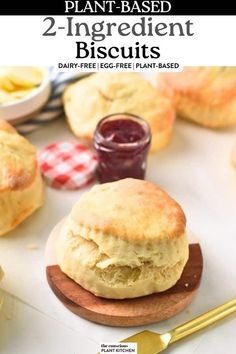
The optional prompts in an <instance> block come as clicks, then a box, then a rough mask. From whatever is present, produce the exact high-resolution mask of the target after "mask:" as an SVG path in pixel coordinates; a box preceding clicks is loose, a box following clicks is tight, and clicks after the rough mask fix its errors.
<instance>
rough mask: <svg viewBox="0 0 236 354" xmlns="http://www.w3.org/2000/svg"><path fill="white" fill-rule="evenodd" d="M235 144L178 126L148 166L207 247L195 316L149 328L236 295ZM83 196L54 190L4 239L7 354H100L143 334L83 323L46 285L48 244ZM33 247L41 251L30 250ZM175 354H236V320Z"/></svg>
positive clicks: (2, 314)
mask: <svg viewBox="0 0 236 354" xmlns="http://www.w3.org/2000/svg"><path fill="white" fill-rule="evenodd" d="M28 138H29V139H30V140H31V141H32V143H34V144H35V145H36V146H37V147H38V148H39V149H40V148H42V147H43V146H45V145H46V144H48V143H51V142H53V141H60V140H65V139H66V140H68V139H69V140H75V138H74V137H73V136H72V134H71V133H70V132H69V130H68V128H67V125H66V123H65V122H64V121H63V120H59V121H56V122H53V123H50V124H48V125H47V126H45V127H43V128H41V129H39V130H37V131H36V132H34V133H31V134H30V135H29V136H28ZM235 142H236V129H231V130H225V131H221V132H215V131H210V130H207V129H204V128H201V127H198V126H195V125H192V124H190V123H187V122H183V121H177V122H176V124H175V128H174V135H173V139H172V142H171V143H170V145H169V146H168V147H167V148H166V149H165V150H163V151H162V152H160V153H158V154H155V155H152V156H151V157H150V159H149V165H148V172H147V179H148V180H150V181H153V182H155V183H157V184H159V185H160V186H161V187H162V188H164V189H165V190H166V191H168V192H169V194H170V195H172V196H173V197H174V198H176V200H177V201H178V202H179V203H180V204H181V205H182V207H183V209H184V211H185V213H186V216H187V220H188V226H189V228H190V229H191V230H192V231H193V232H194V233H195V234H196V235H197V237H198V239H199V241H200V243H201V246H202V250H203V255H204V272H203V279H202V283H201V286H200V289H199V292H198V294H197V296H196V298H195V300H194V301H193V303H192V304H191V305H190V306H189V307H188V309H186V310H185V311H183V312H182V313H181V314H179V315H177V316H175V317H173V318H172V319H170V320H167V321H165V322H162V323H158V324H154V325H150V326H145V328H148V329H152V330H155V331H159V332H162V331H165V330H168V329H170V328H172V327H174V326H177V325H178V324H181V323H183V322H184V321H187V320H190V319H191V318H193V317H195V316H197V315H198V314H200V313H202V312H204V311H207V310H208V309H210V308H212V307H214V306H216V305H218V304H221V303H223V302H225V301H227V300H229V299H231V298H233V297H235V296H236V172H235V171H234V170H233V169H232V167H231V165H230V162H229V160H230V152H231V148H232V146H233V144H234V143H235ZM83 191H84V190H83ZM83 191H80V192H78V191H73V192H72V191H57V190H53V189H50V188H48V189H47V198H46V203H45V204H44V206H43V207H42V208H41V209H40V210H39V211H38V212H36V213H35V214H34V215H33V216H32V217H30V218H29V219H28V220H27V221H25V222H24V223H23V224H22V225H21V226H19V227H18V228H17V229H16V230H14V231H13V232H11V233H10V234H8V235H6V236H4V237H2V238H0V264H1V265H2V267H3V268H4V271H5V278H4V280H3V282H2V283H1V288H2V290H1V296H3V297H4V304H3V309H2V311H0V353H4V354H42V353H43V354H95V353H96V352H97V351H98V348H99V343H100V342H111V341H119V340H120V339H122V338H125V337H127V336H129V335H131V334H133V333H135V332H137V331H138V330H142V329H143V328H144V327H141V328H129V329H127V328H111V327H106V326H102V325H98V324H94V323H91V322H89V321H86V320H83V319H81V318H80V317H77V316H75V315H74V314H72V313H71V312H70V311H68V310H67V309H66V308H65V307H64V306H63V305H62V304H61V303H60V302H59V301H58V299H57V298H56V297H55V296H54V294H53V293H52V292H51V290H50V288H49V286H48V284H47V282H46V278H45V265H44V247H45V243H46V240H47V237H48V235H49V233H50V231H51V229H52V228H53V226H54V225H55V224H56V223H57V222H58V221H59V220H60V219H61V218H62V217H64V216H65V215H66V214H67V213H68V212H69V211H70V209H71V207H72V205H73V204H74V202H75V201H77V200H78V198H79V197H80V194H81V193H82V192H83ZM31 244H34V245H35V246H37V249H34V250H32V249H29V248H28V246H29V245H31ZM170 352H171V353H172V354H178V353H179V354H180V353H181V354H193V353H194V354H198V353H199V354H212V353H214V354H218V353H219V354H222V353H226V354H235V353H236V316H235V315H233V316H231V317H230V318H228V319H226V320H224V321H221V323H218V324H217V325H214V326H212V327H211V328H209V329H207V330H205V331H203V332H201V333H198V334H197V335H194V336H192V337H191V338H189V339H186V340H184V341H182V342H180V343H178V344H175V345H173V346H172V347H171V349H169V350H167V351H166V353H170Z"/></svg>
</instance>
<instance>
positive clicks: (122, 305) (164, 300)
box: [46, 225, 203, 327]
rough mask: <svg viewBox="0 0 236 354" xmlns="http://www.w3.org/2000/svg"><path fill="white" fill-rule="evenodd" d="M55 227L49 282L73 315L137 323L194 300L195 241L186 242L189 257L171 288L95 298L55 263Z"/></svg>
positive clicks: (198, 271)
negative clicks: (118, 297) (134, 295)
mask: <svg viewBox="0 0 236 354" xmlns="http://www.w3.org/2000/svg"><path fill="white" fill-rule="evenodd" d="M60 226H61V225H58V226H56V228H55V229H54V230H53V232H52V234H51V235H50V237H49V240H48V243H47V247H46V261H47V266H46V274H47V280H48V283H49V285H50V287H51V289H52V290H53V292H54V294H55V295H56V296H57V297H58V299H59V300H60V301H61V302H62V303H63V304H64V305H65V306H66V307H67V308H68V309H69V310H70V311H72V312H74V313H75V314H76V315H78V316H81V317H83V318H85V319H87V320H90V321H93V322H96V323H100V324H103V325H108V326H120V327H130V326H140V325H144V324H150V323H154V322H160V321H163V320H166V319H167V318H170V317H172V316H174V315H176V314H177V313H178V312H180V311H182V310H183V309H184V308H185V307H186V306H187V305H188V304H189V303H190V302H191V301H192V299H193V297H194V295H195V293H196V291H197V289H198V287H199V285H200V281H201V275H202V269H203V258H202V252H201V247H200V245H199V244H198V243H191V244H190V245H189V260H188V262H187V264H186V266H185V268H184V271H183V274H182V276H181V278H180V280H179V281H178V282H177V284H176V285H175V286H174V287H172V288H171V289H169V290H167V291H165V292H162V293H156V294H152V295H148V296H143V297H139V298H135V299H125V300H113V299H105V298H101V297H97V296H95V295H93V294H92V293H90V292H89V291H87V290H85V289H84V288H82V287H81V286H80V285H78V284H77V283H75V282H74V281H73V280H72V279H70V278H69V277H67V276H66V275H65V274H64V273H63V272H62V271H61V270H60V268H59V266H58V265H57V264H56V262H55V254H54V249H55V247H54V246H55V240H56V237H57V235H58V232H59V229H60Z"/></svg>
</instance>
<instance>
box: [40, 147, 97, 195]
mask: <svg viewBox="0 0 236 354" xmlns="http://www.w3.org/2000/svg"><path fill="white" fill-rule="evenodd" d="M38 160H39V166H40V170H41V172H42V175H43V176H44V179H45V181H46V182H47V184H48V185H50V186H51V187H53V188H57V189H77V188H80V187H82V186H85V185H86V184H88V183H89V182H91V181H92V179H93V178H94V171H95V169H96V165H97V160H96V157H95V155H94V153H93V152H92V151H91V150H89V149H88V148H87V147H85V146H84V145H82V144H74V143H71V142H61V143H55V144H50V145H48V146H46V147H45V148H44V149H43V150H42V151H41V152H40V153H39V155H38Z"/></svg>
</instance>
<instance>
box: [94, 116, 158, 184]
mask: <svg viewBox="0 0 236 354" xmlns="http://www.w3.org/2000/svg"><path fill="white" fill-rule="evenodd" d="M150 143H151V132H150V128H149V125H148V123H147V122H146V121H145V120H144V119H142V118H140V117H138V116H136V115H133V114H129V113H116V114H112V115H109V116H107V117H105V118H103V119H102V120H101V121H100V122H99V123H98V125H97V128H96V131H95V134H94V147H95V149H96V151H97V158H98V167H97V176H98V179H99V181H100V182H101V183H104V182H112V181H117V180H119V179H122V178H126V177H132V178H138V179H144V177H145V172H146V164H147V155H148V151H149V148H150Z"/></svg>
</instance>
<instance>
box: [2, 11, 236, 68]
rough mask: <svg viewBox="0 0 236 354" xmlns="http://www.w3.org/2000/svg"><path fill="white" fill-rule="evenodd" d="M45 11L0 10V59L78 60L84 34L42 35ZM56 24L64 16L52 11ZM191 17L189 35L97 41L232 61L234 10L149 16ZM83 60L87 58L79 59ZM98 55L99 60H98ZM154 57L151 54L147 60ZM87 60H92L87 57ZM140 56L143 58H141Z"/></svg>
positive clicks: (164, 58) (165, 58)
mask: <svg viewBox="0 0 236 354" xmlns="http://www.w3.org/2000/svg"><path fill="white" fill-rule="evenodd" d="M140 17H141V16H115V17H114V16H110V17H109V16H77V17H76V16H75V18H74V22H87V23H88V24H92V23H93V22H96V21H99V22H100V21H110V22H117V23H119V22H129V23H130V24H133V23H135V22H137V21H138V19H139V18H140ZM44 18H45V16H44V17H43V16H0V44H1V47H0V48H1V55H0V65H27V64H31V65H32V64H35V65H53V64H55V65H57V63H58V62H78V60H76V59H75V56H76V46H75V41H79V40H87V41H88V42H90V38H89V37H86V38H81V37H66V35H65V33H64V32H60V30H58V34H57V35H56V36H55V37H43V36H42V33H43V32H44V31H45V30H46V27H47V26H46V25H45V23H43V19H44ZM54 18H55V20H56V25H57V27H58V26H63V25H65V22H66V16H55V17H54ZM187 20H191V22H193V23H194V26H193V29H194V32H195V35H194V36H192V37H187V36H186V37H178V36H176V37H168V36H163V37H158V36H155V37H144V38H142V37H134V36H132V35H130V36H129V37H120V36H118V35H117V36H113V37H108V38H107V39H106V40H105V41H103V42H98V45H106V46H112V45H116V46H122V45H125V46H130V45H131V46H132V45H133V44H134V43H135V41H137V40H138V41H140V43H141V44H147V45H149V46H159V47H160V49H161V57H160V59H159V60H158V61H161V62H178V63H180V64H182V65H207V66H214V65H229V66H234V65H236V50H235V33H236V17H235V16H155V17H153V21H154V22H166V23H169V22H181V23H185V22H186V21H187ZM85 61H86V62H88V61H89V60H87V59H86V60H85ZM103 61H104V60H103ZM152 61H155V60H152ZM91 62H92V61H91ZM143 62H145V60H144V61H143Z"/></svg>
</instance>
